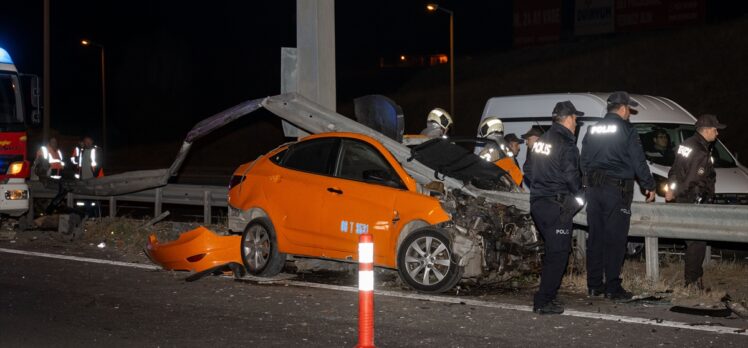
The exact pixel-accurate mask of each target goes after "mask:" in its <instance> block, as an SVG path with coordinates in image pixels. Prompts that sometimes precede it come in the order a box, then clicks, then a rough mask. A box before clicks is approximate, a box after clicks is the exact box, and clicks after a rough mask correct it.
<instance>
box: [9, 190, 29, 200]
mask: <svg viewBox="0 0 748 348" xmlns="http://www.w3.org/2000/svg"><path fill="white" fill-rule="evenodd" d="M5 199H6V200H9V201H17V200H20V199H29V191H28V190H8V191H5Z"/></svg>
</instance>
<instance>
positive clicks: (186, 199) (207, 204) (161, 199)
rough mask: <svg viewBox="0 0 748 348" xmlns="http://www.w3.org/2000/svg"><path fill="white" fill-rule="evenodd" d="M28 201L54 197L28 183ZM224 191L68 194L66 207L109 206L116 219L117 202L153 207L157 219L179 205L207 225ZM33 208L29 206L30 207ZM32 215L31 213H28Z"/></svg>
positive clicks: (177, 188)
mask: <svg viewBox="0 0 748 348" xmlns="http://www.w3.org/2000/svg"><path fill="white" fill-rule="evenodd" d="M29 189H30V190H31V199H32V200H33V199H35V198H53V197H55V196H56V195H57V191H56V190H51V189H48V188H46V187H44V186H43V185H42V184H41V183H40V182H29ZM228 191H229V190H228V188H227V187H225V186H203V185H184V184H169V185H166V186H163V187H159V188H155V189H150V190H145V191H140V192H135V193H129V194H125V195H119V196H106V197H102V196H87V195H77V194H72V193H68V195H67V203H68V205H69V206H72V205H73V201H74V200H76V199H91V200H101V201H108V202H109V216H116V215H117V202H120V201H125V202H144V203H153V204H154V207H153V216H159V215H161V211H162V207H163V204H179V205H193V206H203V223H204V224H210V223H211V220H212V208H213V207H227V206H228V204H227V202H226V197H227V196H228ZM30 206H31V207H33V204H30ZM32 213H33V212H32Z"/></svg>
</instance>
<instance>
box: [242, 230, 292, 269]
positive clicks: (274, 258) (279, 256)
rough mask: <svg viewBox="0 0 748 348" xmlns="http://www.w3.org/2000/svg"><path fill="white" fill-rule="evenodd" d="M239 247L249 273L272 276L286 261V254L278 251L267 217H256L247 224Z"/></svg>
mask: <svg viewBox="0 0 748 348" xmlns="http://www.w3.org/2000/svg"><path fill="white" fill-rule="evenodd" d="M241 248H242V250H241V255H242V262H243V263H244V268H246V269H247V272H248V273H249V274H252V275H256V276H262V277H272V276H274V275H276V274H278V273H280V271H281V270H282V269H283V265H284V264H285V263H286V254H283V253H280V252H278V240H277V238H276V235H275V229H274V228H273V224H272V223H271V222H270V220H269V219H268V218H265V217H260V218H256V219H254V220H252V221H250V222H249V224H247V227H246V228H245V229H244V233H243V234H242V243H241Z"/></svg>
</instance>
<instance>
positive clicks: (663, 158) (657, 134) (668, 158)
mask: <svg viewBox="0 0 748 348" xmlns="http://www.w3.org/2000/svg"><path fill="white" fill-rule="evenodd" d="M645 154H646V155H647V158H649V160H651V161H652V162H654V163H657V164H661V165H664V166H672V165H673V161H675V151H673V148H672V147H671V146H670V135H668V134H667V132H666V131H665V130H664V129H662V128H657V129H655V130H654V131H653V132H652V147H651V148H649V149H648V150H647V151H646V152H645Z"/></svg>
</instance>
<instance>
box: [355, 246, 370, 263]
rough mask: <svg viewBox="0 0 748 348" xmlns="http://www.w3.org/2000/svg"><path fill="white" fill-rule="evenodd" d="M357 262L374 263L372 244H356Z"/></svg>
mask: <svg viewBox="0 0 748 348" xmlns="http://www.w3.org/2000/svg"><path fill="white" fill-rule="evenodd" d="M358 262H360V263H373V262H374V243H359V244H358Z"/></svg>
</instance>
